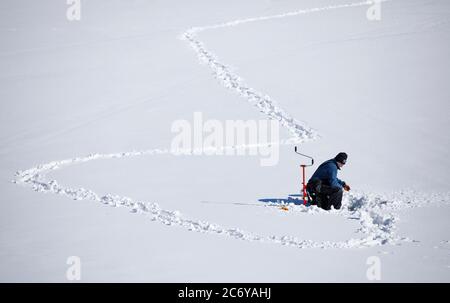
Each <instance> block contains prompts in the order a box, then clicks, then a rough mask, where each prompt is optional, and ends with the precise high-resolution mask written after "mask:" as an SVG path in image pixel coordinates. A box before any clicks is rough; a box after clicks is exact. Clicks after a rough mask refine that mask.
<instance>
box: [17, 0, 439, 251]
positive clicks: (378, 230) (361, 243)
mask: <svg viewBox="0 0 450 303" xmlns="http://www.w3.org/2000/svg"><path fill="white" fill-rule="evenodd" d="M385 1H388V0H385ZM370 4H372V2H371V1H364V2H358V3H351V4H342V5H332V6H327V7H322V8H312V9H305V10H298V11H295V12H289V13H286V14H279V15H273V16H266V17H257V18H248V19H243V20H236V21H232V22H227V23H222V24H218V25H211V26H205V27H195V28H191V29H189V30H188V31H186V32H185V33H183V34H182V36H181V38H182V39H184V40H186V41H188V43H189V45H190V46H191V47H192V49H193V50H194V51H195V52H196V54H197V56H198V57H199V59H200V60H201V61H202V62H203V63H205V64H207V65H208V66H209V68H210V69H211V70H212V72H213V74H214V76H215V77H216V78H217V79H218V80H219V81H220V82H221V83H222V85H224V86H225V87H226V88H229V89H231V90H234V91H235V92H237V93H238V94H239V95H241V96H242V97H244V98H245V99H247V101H248V102H250V103H251V104H252V105H254V106H255V107H257V108H258V109H259V111H260V112H262V113H264V114H265V115H267V116H268V117H269V118H270V119H276V120H278V121H280V124H281V125H282V126H283V127H285V128H286V129H287V130H288V131H289V133H290V134H291V135H292V138H291V139H289V140H286V141H282V142H277V143H274V144H280V145H281V144H291V143H293V142H296V143H298V142H305V141H308V140H314V139H317V138H318V134H317V132H316V131H314V130H313V129H311V128H310V127H309V126H307V125H306V123H304V122H300V121H297V120H295V119H294V118H292V117H291V116H289V115H288V114H287V113H286V112H285V111H283V110H282V109H281V108H280V107H279V105H277V103H276V102H275V101H274V100H273V99H272V98H271V97H270V96H268V95H266V94H264V93H261V92H259V91H257V90H255V89H253V88H250V87H249V86H248V85H247V84H245V83H244V82H243V80H242V79H241V78H240V77H239V76H238V75H236V74H234V73H233V72H232V71H231V69H230V68H229V67H228V66H227V65H225V64H223V63H221V62H220V61H219V60H218V59H217V58H216V56H215V55H214V54H213V53H212V52H210V51H208V50H207V49H206V47H205V45H204V44H203V43H202V42H201V41H200V40H199V39H198V38H197V37H196V34H198V33H199V32H201V31H205V30H212V29H215V28H221V27H229V26H237V25H241V24H245V23H249V22H256V21H264V20H269V19H277V18H284V17H291V16H297V15H302V14H309V13H314V12H321V11H327V10H333V9H340V8H348V7H357V6H365V5H370ZM250 147H251V146H232V147H231V146H230V147H223V149H238V148H250ZM177 152H180V151H172V150H169V149H151V150H144V151H132V152H123V153H112V154H91V155H87V156H84V157H77V158H72V159H66V160H61V161H54V162H50V163H46V164H41V165H38V166H36V167H33V168H30V169H28V170H25V171H19V172H17V173H16V176H15V179H14V180H13V182H14V183H18V184H24V185H26V186H29V187H31V188H32V189H33V190H34V191H38V192H44V193H53V194H59V195H64V196H67V197H69V198H71V199H74V200H93V201H96V202H100V203H103V204H107V205H111V206H117V207H126V208H129V209H130V211H131V212H134V213H141V214H144V215H147V216H149V217H150V218H151V220H153V221H157V222H160V223H163V224H166V225H174V226H179V227H182V228H185V229H187V230H190V231H196V232H202V233H213V234H219V235H224V236H228V237H232V238H236V239H241V240H246V241H259V242H265V243H277V244H282V245H289V246H294V247H298V248H353V247H367V246H374V245H383V244H387V243H397V242H399V241H410V240H409V239H408V238H406V237H399V236H397V235H396V234H395V232H394V230H395V222H396V220H397V218H396V217H395V215H393V214H392V210H396V209H399V208H404V207H411V206H412V207H416V206H421V205H423V204H424V203H429V202H430V203H431V202H435V201H436V200H439V199H441V197H440V196H436V197H431V196H429V195H427V196H423V197H420V198H418V197H417V193H414V192H411V193H400V194H397V195H393V196H391V197H383V196H380V195H374V194H364V193H351V194H348V195H346V197H345V198H344V199H345V201H344V203H343V205H344V208H343V209H341V210H338V211H332V212H331V214H337V215H342V216H344V217H346V218H349V219H358V220H359V222H360V225H361V227H360V229H359V230H358V231H359V232H361V233H362V234H365V235H366V236H365V237H362V238H357V239H349V240H347V241H337V242H333V241H322V242H317V241H311V240H302V239H298V238H295V237H289V236H276V235H274V236H262V235H258V234H257V233H253V232H248V231H243V230H240V229H239V228H227V227H223V226H219V225H217V224H214V223H209V222H205V221H202V220H196V219H190V218H186V217H185V216H183V215H182V214H181V213H180V212H178V211H171V210H165V209H162V208H161V207H160V206H159V205H158V204H157V203H149V202H144V201H135V200H133V199H131V198H129V197H122V196H117V195H114V194H104V195H99V194H97V193H95V192H93V191H92V190H89V189H84V188H70V187H67V186H64V185H61V184H59V183H58V182H57V181H56V180H48V179H46V175H47V174H48V173H49V172H51V171H54V170H56V169H62V168H65V167H68V166H70V165H75V164H79V163H83V162H88V161H94V160H98V159H113V158H130V157H138V156H157V155H161V154H170V153H177ZM182 152H183V154H190V153H192V154H194V153H195V150H184V151H182ZM418 201H420V202H418ZM445 202H446V203H448V201H445ZM288 208H290V210H292V211H293V212H294V213H295V212H300V213H309V214H314V213H324V212H325V211H322V210H321V209H318V208H316V207H310V208H306V207H304V206H294V205H289V206H288Z"/></svg>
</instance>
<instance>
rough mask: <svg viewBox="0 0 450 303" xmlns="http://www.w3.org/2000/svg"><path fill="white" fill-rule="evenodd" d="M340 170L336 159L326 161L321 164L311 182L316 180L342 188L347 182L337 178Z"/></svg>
mask: <svg viewBox="0 0 450 303" xmlns="http://www.w3.org/2000/svg"><path fill="white" fill-rule="evenodd" d="M338 169H340V168H339V166H338V164H337V162H336V160H335V159H331V160H328V161H325V162H324V163H322V164H320V166H319V167H318V168H317V170H316V171H315V172H314V174H313V175H312V177H311V179H309V182H311V181H312V180H314V179H319V180H321V181H322V183H323V184H325V185H329V186H333V187H339V188H342V187H343V186H344V185H345V182H344V181H342V180H339V179H338V178H337V171H338Z"/></svg>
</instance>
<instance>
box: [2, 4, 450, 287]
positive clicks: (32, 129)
mask: <svg viewBox="0 0 450 303" xmlns="http://www.w3.org/2000/svg"><path fill="white" fill-rule="evenodd" d="M370 5H372V2H370V1H363V2H353V3H349V2H348V1H331V0H329V1H290V0H285V1H203V0H202V1H200V0H196V1H187V2H182V1H164V2H163V1H161V2H159V1H156V2H150V1H133V2H129V1H115V2H114V3H110V2H108V1H100V0H99V1H96V2H89V3H83V10H82V12H83V15H82V20H81V21H79V22H68V21H67V20H65V12H64V11H65V9H66V7H65V4H55V3H54V2H52V1H40V2H39V4H37V3H34V2H31V1H4V2H3V3H2V5H1V6H2V13H1V14H2V21H1V22H0V33H1V35H2V40H3V41H4V43H2V45H1V46H0V66H1V67H2V68H1V70H0V73H1V74H0V77H1V79H2V84H1V85H0V93H1V95H2V102H1V106H2V110H1V125H2V128H1V130H0V142H1V145H0V157H1V158H0V161H1V162H0V164H1V166H2V172H1V177H2V181H3V182H2V184H1V185H0V186H1V191H2V203H1V204H0V205H1V208H2V209H1V218H2V220H1V225H0V235H1V239H2V246H1V248H2V249H1V251H0V253H1V258H0V260H1V261H0V280H1V281H67V280H66V276H65V274H66V270H67V267H68V265H67V264H66V260H67V258H68V257H69V256H73V255H75V256H79V257H80V259H81V260H82V281H87V282H93V281H147V282H218V281H220V282H249V281H254V282H260V281H264V282H311V281H317V282H328V281H358V282H365V281H367V282H369V280H368V279H367V276H366V271H367V269H368V266H369V265H368V264H366V260H367V258H368V257H370V256H378V257H379V258H380V260H381V269H382V279H381V281H384V282H393V281H395V282H413V281H420V282H429V281H444V282H448V281H449V280H450V272H449V268H450V267H449V266H450V258H449V249H450V247H449V245H448V243H449V241H450V240H449V227H450V226H449V222H448V215H449V214H450V198H449V197H450V196H449V187H448V184H447V182H446V177H447V171H448V169H449V168H450V165H449V164H450V162H449V161H450V160H449V158H448V147H449V146H450V144H449V143H450V142H449V138H448V136H447V135H446V132H447V130H448V129H449V126H450V121H449V118H448V112H449V109H450V108H449V102H448V101H449V98H450V94H449V92H450V90H449V89H448V85H447V83H446V79H448V78H449V76H450V75H449V73H450V69H449V67H450V66H449V65H450V64H449V60H448V59H447V54H448V53H449V50H450V44H449V38H450V34H449V33H450V26H449V22H450V4H449V3H447V2H446V1H443V0H441V1H439V0H430V1H425V0H411V1H406V0H390V1H382V3H381V6H382V19H381V20H380V21H369V20H367V18H366V10H367V9H368V7H369V6H370ZM196 57H197V58H196ZM199 63H200V64H199ZM244 79H245V80H244ZM230 92H234V93H236V94H232V93H231V94H230ZM243 101H245V102H243ZM194 111H202V112H203V113H204V115H206V116H207V118H211V119H219V120H225V119H242V120H248V119H267V118H269V119H277V120H279V121H280V124H281V126H282V127H283V134H282V135H283V138H282V139H281V140H280V142H273V143H272V144H275V145H277V146H278V147H279V148H280V162H279V164H278V165H276V166H273V167H261V166H259V165H258V163H259V162H258V159H257V158H255V157H250V156H247V157H237V156H236V157H227V156H197V155H195V154H196V153H195V150H185V151H184V155H183V156H176V155H174V151H173V150H170V141H171V139H172V138H173V134H171V132H170V125H171V123H172V122H173V121H174V120H176V119H188V120H189V119H192V114H193V112H194ZM293 144H297V145H298V146H300V148H301V150H302V151H304V152H305V153H307V154H312V155H315V158H316V165H315V166H314V167H313V168H309V170H308V173H311V172H312V169H314V168H315V167H317V162H319V163H320V162H321V161H324V160H326V159H328V158H331V157H333V156H334V155H335V154H336V153H337V152H339V151H342V150H345V151H346V152H347V153H348V154H349V161H348V165H346V166H345V167H344V168H343V169H342V171H341V172H340V178H341V179H344V180H346V181H347V182H348V183H350V184H351V186H352V191H350V192H349V193H345V195H344V201H343V207H342V209H340V210H332V211H330V212H326V211H324V210H321V209H319V208H317V207H314V206H312V207H305V206H303V205H296V204H294V203H293V202H294V200H292V199H288V196H289V195H290V194H292V193H295V192H296V191H298V190H299V183H300V176H299V175H298V173H299V167H298V164H299V161H300V159H299V158H298V156H297V155H295V154H294V153H293ZM250 147H251V146H227V147H224V149H247V148H250ZM117 150H124V152H116V151H117ZM127 150H128V151H127ZM77 155H78V156H77ZM80 155H81V156H80ZM82 155H85V156H82ZM54 159H66V160H54ZM94 160H95V161H94ZM33 163H45V164H39V165H33ZM27 167H32V168H27ZM19 168H22V169H23V170H19V171H17V170H18V169H19ZM11 179H12V180H11ZM11 181H12V182H11ZM17 185H20V186H17ZM24 187H29V188H31V189H32V190H33V191H34V192H33V191H26V190H25V188H24ZM35 192H41V193H45V195H42V194H37V193H35ZM68 198H69V199H68ZM70 200H77V201H80V202H78V203H73V202H70ZM262 200H264V201H272V202H270V203H264V202H262ZM84 201H85V202H92V201H94V202H99V203H96V204H92V203H84ZM279 202H281V204H282V205H284V206H285V207H286V208H287V211H286V210H282V209H280V203H279ZM106 206H110V207H106ZM120 207H121V208H124V209H126V210H127V211H128V212H130V213H132V214H126V213H125V212H123V211H118V210H116V209H119V208H120ZM136 214H142V215H143V216H137V215H136Z"/></svg>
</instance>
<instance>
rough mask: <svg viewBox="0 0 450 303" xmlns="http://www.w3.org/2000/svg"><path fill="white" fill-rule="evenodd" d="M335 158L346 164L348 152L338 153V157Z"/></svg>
mask: <svg viewBox="0 0 450 303" xmlns="http://www.w3.org/2000/svg"><path fill="white" fill-rule="evenodd" d="M334 160H336V162H339V163H342V164H345V162H347V154H346V153H339V154H337V156H336V157H334Z"/></svg>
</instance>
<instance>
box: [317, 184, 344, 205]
mask: <svg viewBox="0 0 450 303" xmlns="http://www.w3.org/2000/svg"><path fill="white" fill-rule="evenodd" d="M342 193H343V191H342V188H340V187H331V186H328V185H322V186H321V188H320V194H319V196H320V202H321V203H320V207H322V208H323V209H325V210H330V209H331V206H332V205H333V207H334V208H335V209H340V208H341V205H342Z"/></svg>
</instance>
